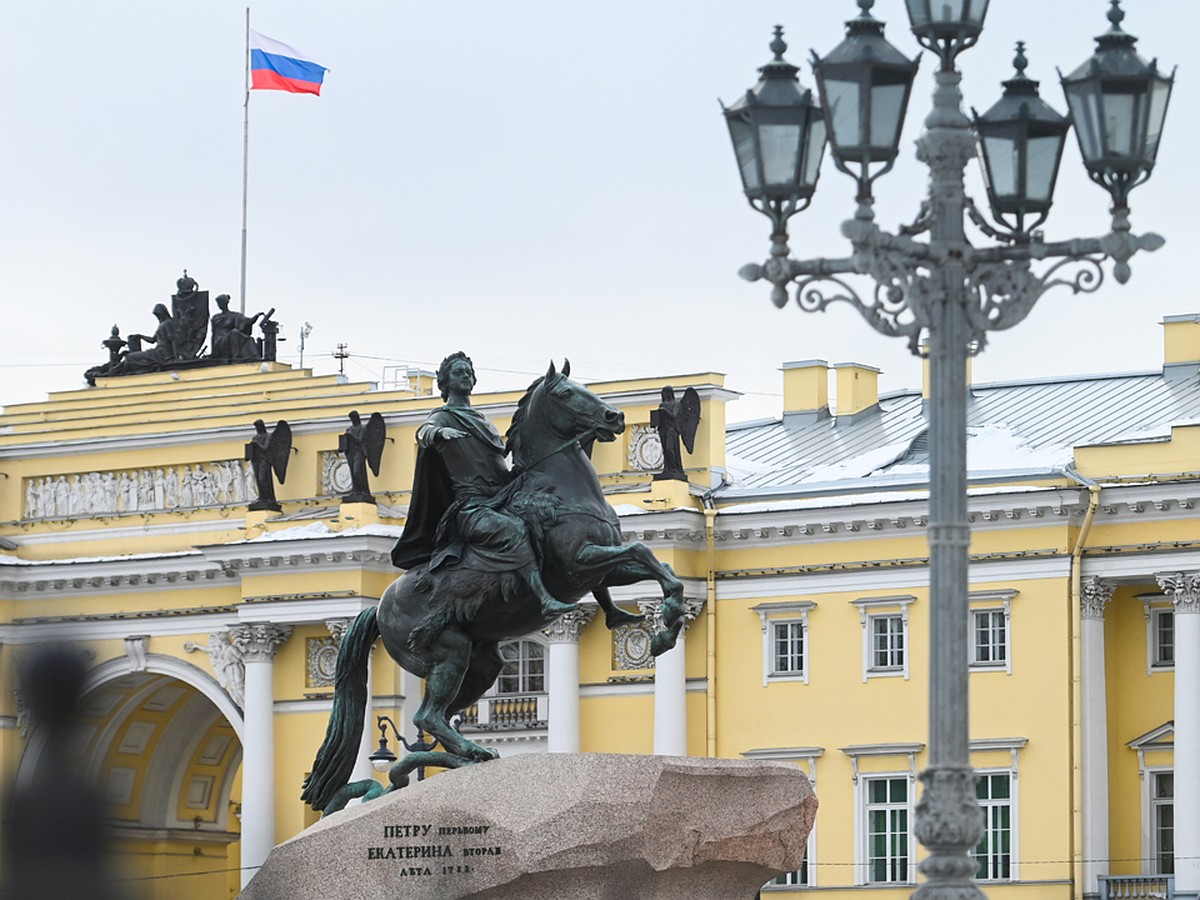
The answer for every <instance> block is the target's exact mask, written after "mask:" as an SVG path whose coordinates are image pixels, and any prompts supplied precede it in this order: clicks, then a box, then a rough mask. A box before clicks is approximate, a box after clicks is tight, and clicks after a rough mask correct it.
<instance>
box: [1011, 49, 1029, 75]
mask: <svg viewBox="0 0 1200 900" xmlns="http://www.w3.org/2000/svg"><path fill="white" fill-rule="evenodd" d="M1028 66H1029V60H1028V59H1026V58H1025V42H1024V41H1017V55H1016V56H1014V57H1013V68H1014V69H1016V70H1017V71H1016V73H1015V74H1014V75H1013V78H1024V77H1025V69H1026V68H1027V67H1028Z"/></svg>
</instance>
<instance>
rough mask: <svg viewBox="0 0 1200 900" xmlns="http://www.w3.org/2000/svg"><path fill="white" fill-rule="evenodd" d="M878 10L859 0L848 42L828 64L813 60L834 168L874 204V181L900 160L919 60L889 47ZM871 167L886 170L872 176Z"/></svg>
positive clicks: (814, 57)
mask: <svg viewBox="0 0 1200 900" xmlns="http://www.w3.org/2000/svg"><path fill="white" fill-rule="evenodd" d="M874 5H875V0H858V6H859V9H861V10H862V12H861V13H860V14H859V15H858V16H857V17H856V18H854V19H851V20H850V21H849V22H847V23H846V39H845V40H843V41H842V42H841V43H840V44H838V45H837V46H836V47H835V48H834V49H833V50H832V51H830V52H829V54H828V55H827V56H826V57H825V58H824V59H822V58H821V57H819V56H817V54H816V53H815V52H814V53H813V55H812V62H813V71H814V72H815V73H816V76H817V87H818V88H819V89H820V92H821V102H822V106H823V108H824V111H825V123H826V125H827V127H828V130H829V140H830V144H831V145H832V151H831V152H832V155H833V159H834V163H835V164H836V165H837V167H838V168H839V169H841V170H842V171H843V172H845V173H846V174H847V175H850V176H852V177H853V178H856V179H857V180H858V185H859V197H858V199H859V201H860V202H869V201H870V194H871V182H872V181H874V180H875V179H876V178H878V177H879V176H880V175H882V174H884V173H885V172H887V171H888V170H889V169H891V168H892V165H893V164H894V163H895V161H896V155H897V153H898V152H899V148H900V128H901V126H902V125H903V124H904V113H905V111H906V110H907V108H908V97H909V93H910V91H911V90H912V83H913V78H914V77H916V74H917V65H918V61H919V59H920V57H918V58H917V59H915V60H910V59H909V58H908V57H906V56H905V55H904V54H903V53H901V52H900V51H899V50H897V49H896V48H895V47H893V46H892V45H891V44H889V43H888V42H887V40H886V39H885V38H884V36H883V22H880V21H879V20H878V19H876V18H874V17H873V16H872V15H871V7H872V6H874ZM872 164H882V166H881V167H880V168H878V169H876V170H875V171H874V172H871V171H870V167H871V165H872ZM851 167H854V168H856V169H857V171H854V170H852V168H851Z"/></svg>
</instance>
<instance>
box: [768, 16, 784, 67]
mask: <svg viewBox="0 0 1200 900" xmlns="http://www.w3.org/2000/svg"><path fill="white" fill-rule="evenodd" d="M770 49H771V52H772V53H774V54H775V59H774V60H773V61H774V62H783V61H784V59H783V54H785V53H787V42H786V41H784V39H783V26H782V25H776V26H775V39H774V40H772V41H771V48H770Z"/></svg>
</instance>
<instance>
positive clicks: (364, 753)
mask: <svg viewBox="0 0 1200 900" xmlns="http://www.w3.org/2000/svg"><path fill="white" fill-rule="evenodd" d="M351 621H352V620H351V619H326V620H325V627H326V628H328V629H329V634H330V635H331V636H332V637H333V640H334V642H335V643H336V644H337V645H338V652H339V653H340V652H341V648H342V638H343V637H344V636H345V634H346V629H347V628H349V627H350V622H351ZM371 695H372V683H371V660H370V658H368V659H367V705H366V708H365V709H364V711H363V732H362V737H361V738H360V739H359V742H358V755H357V756H356V757H355V758H354V768H353V770H351V772H350V780H351V781H362V780H363V779H364V778H374V777H375V767H374V766H372V765H371V760H370V759H368V757H369V756H370V755H371V754H372V753H373V752H374V750H375V740H376V738H375V734H376V732H377V731H378V730H379V729H378V728H376V727H375V710H374V709H373V708H372V703H371ZM359 802H360V801H358V800H353V801H351V805H356V804H358V803H359Z"/></svg>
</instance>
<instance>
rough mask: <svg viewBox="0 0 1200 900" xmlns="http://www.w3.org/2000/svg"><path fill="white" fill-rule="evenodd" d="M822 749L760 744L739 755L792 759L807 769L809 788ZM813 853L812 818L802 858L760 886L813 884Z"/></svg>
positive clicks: (766, 889) (776, 887)
mask: <svg viewBox="0 0 1200 900" xmlns="http://www.w3.org/2000/svg"><path fill="white" fill-rule="evenodd" d="M824 753H825V748H824V747H762V748H758V749H754V750H745V751H743V752H742V756H744V757H746V759H770V760H779V761H783V762H792V763H795V764H796V765H798V766H800V767H801V768H802V769H807V774H808V781H809V783H810V784H811V785H812V787H813V790H814V791H815V790H816V789H817V759H818V757H820V756H822V755H823V754H824ZM816 853H817V823H816V822H813V827H812V829H811V830H810V831H809V832H808V842H807V843H806V845H805V848H804V862H802V863H801V864H800V868H799V869H797V870H796V871H794V872H785V873H784V874H782V875H779V876H777V877H775V878H772V879H771V880H770V881H768V882H767V883H766V884H764V885H763V886H762V890H763V891H764V892H771V891H775V890H780V889H782V888H789V887H815V886H816V883H817V879H816V865H817V864H816Z"/></svg>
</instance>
